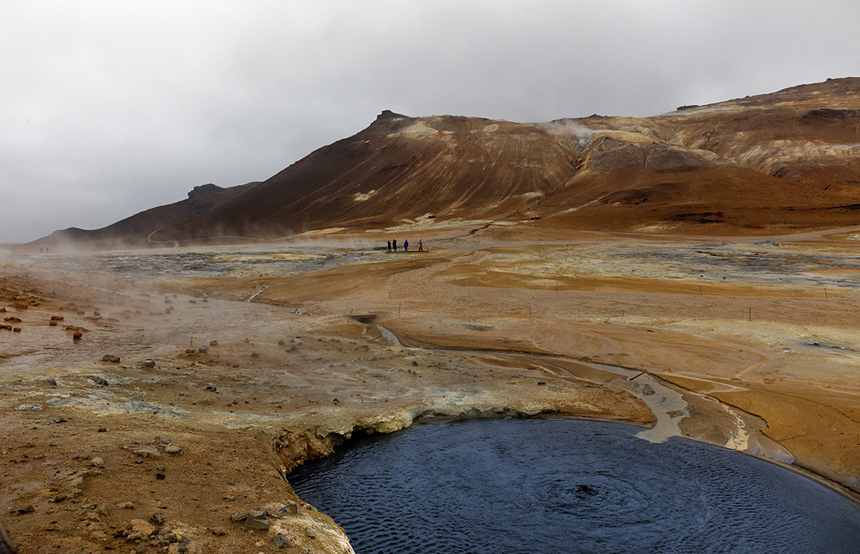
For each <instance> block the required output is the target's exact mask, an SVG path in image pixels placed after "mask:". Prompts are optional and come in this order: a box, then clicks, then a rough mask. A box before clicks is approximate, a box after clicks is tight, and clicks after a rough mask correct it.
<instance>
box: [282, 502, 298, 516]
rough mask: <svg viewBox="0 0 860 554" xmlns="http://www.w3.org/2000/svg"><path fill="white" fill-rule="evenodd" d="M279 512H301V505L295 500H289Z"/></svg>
mask: <svg viewBox="0 0 860 554" xmlns="http://www.w3.org/2000/svg"><path fill="white" fill-rule="evenodd" d="M278 513H279V514H297V513H299V506H298V504H296V503H295V502H287V503H286V505H284V506H283V507H282V508H280V509H279V510H278Z"/></svg>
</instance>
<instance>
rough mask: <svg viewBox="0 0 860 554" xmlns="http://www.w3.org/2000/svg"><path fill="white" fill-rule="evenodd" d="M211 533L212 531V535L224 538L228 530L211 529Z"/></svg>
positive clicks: (220, 528) (221, 528)
mask: <svg viewBox="0 0 860 554" xmlns="http://www.w3.org/2000/svg"><path fill="white" fill-rule="evenodd" d="M209 531H211V532H212V534H213V535H215V536H216V537H223V536H224V535H226V534H227V530H226V529H224V528H223V527H215V528H213V529H210V530H209Z"/></svg>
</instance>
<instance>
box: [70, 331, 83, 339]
mask: <svg viewBox="0 0 860 554" xmlns="http://www.w3.org/2000/svg"><path fill="white" fill-rule="evenodd" d="M83 336H84V334H83V333H81V332H80V331H75V333H74V334H73V335H72V340H81V338H82V337H83Z"/></svg>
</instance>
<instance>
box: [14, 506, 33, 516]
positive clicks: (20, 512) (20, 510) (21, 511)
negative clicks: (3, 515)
mask: <svg viewBox="0 0 860 554" xmlns="http://www.w3.org/2000/svg"><path fill="white" fill-rule="evenodd" d="M35 511H36V508H34V507H33V505H32V504H27V505H26V506H24V507H23V508H18V515H19V516H20V515H24V514H31V513H33V512H35Z"/></svg>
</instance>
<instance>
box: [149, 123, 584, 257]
mask: <svg viewBox="0 0 860 554" xmlns="http://www.w3.org/2000/svg"><path fill="white" fill-rule="evenodd" d="M573 157H574V156H573V155H572V154H571V153H569V152H568V151H567V150H566V149H565V148H563V147H562V146H561V145H560V144H559V143H558V142H557V141H556V140H555V138H554V137H553V136H552V135H551V134H550V133H548V132H547V131H545V130H544V129H542V128H540V127H537V126H534V125H524V124H519V123H509V122H506V121H493V120H487V119H479V118H467V117H456V116H438V117H427V118H411V117H405V116H402V115H398V114H394V113H391V112H383V113H382V114H381V115H380V116H379V117H378V118H377V120H376V121H375V122H374V123H373V124H372V125H370V127H368V128H367V129H365V130H364V131H362V132H360V133H358V134H357V135H354V136H352V137H350V138H347V139H344V140H341V141H338V142H336V143H334V144H332V145H330V146H326V147H324V148H321V149H319V150H317V151H316V152H314V153H312V154H310V155H309V156H307V157H306V158H304V159H302V160H300V161H299V162H296V163H295V164H293V165H292V166H290V167H288V168H287V169H285V170H283V171H282V172H280V173H278V174H277V175H275V176H274V177H272V178H270V179H268V180H267V181H265V182H263V183H262V184H261V185H260V186H258V187H256V188H254V189H253V190H251V191H248V192H247V193H246V194H243V195H242V196H241V197H238V198H236V199H235V200H233V201H232V202H229V203H225V204H223V205H221V206H219V207H217V208H215V209H213V210H210V211H209V212H207V213H205V214H203V215H201V216H199V217H197V218H195V219H193V220H190V221H187V222H184V223H182V224H179V225H176V226H174V227H172V228H170V229H165V230H163V231H161V232H159V233H156V234H155V235H154V237H153V238H154V239H157V240H185V239H188V238H203V237H211V236H231V235H238V236H244V237H271V236H283V235H289V234H293V233H300V232H303V231H307V230H311V229H319V228H326V227H329V228H330V227H350V228H359V229H362V228H380V227H390V226H395V225H400V224H402V223H404V222H414V221H418V220H422V219H423V220H427V219H436V220H437V221H441V220H450V219H458V220H485V219H495V218H500V217H504V216H505V215H508V214H510V213H512V212H515V211H517V210H521V209H523V208H525V207H527V206H529V205H530V204H533V203H534V202H535V201H536V200H537V199H541V198H544V197H546V196H547V195H551V194H552V193H554V192H556V191H557V190H559V189H561V188H562V187H563V186H564V185H565V183H566V182H567V181H568V180H569V179H570V178H571V177H572V176H573V168H572V166H571V161H572V160H573Z"/></svg>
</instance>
